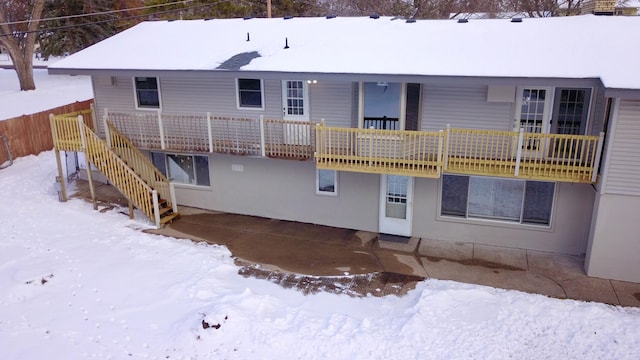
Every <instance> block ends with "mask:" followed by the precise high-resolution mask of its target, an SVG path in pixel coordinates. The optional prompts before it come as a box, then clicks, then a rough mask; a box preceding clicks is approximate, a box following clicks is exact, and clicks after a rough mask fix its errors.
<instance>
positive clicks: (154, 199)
mask: <svg viewBox="0 0 640 360" xmlns="http://www.w3.org/2000/svg"><path fill="white" fill-rule="evenodd" d="M85 113H89V112H85ZM49 118H50V122H51V134H52V136H53V145H54V150H55V151H56V155H57V154H58V153H59V151H61V150H62V151H75V152H84V153H85V154H86V157H87V160H88V161H89V162H90V163H91V164H93V165H94V166H95V167H96V168H97V169H98V170H99V171H100V172H101V173H103V174H104V175H105V176H106V177H107V178H108V179H109V181H110V182H111V184H113V186H114V187H115V188H117V189H118V190H119V191H120V192H121V193H122V195H124V196H125V197H126V198H127V199H128V200H129V202H130V204H132V205H133V206H135V207H136V208H137V209H138V210H140V211H141V212H142V213H144V214H145V216H147V218H149V220H151V221H152V222H153V223H154V224H155V225H156V227H158V228H159V227H162V226H163V225H164V224H167V223H170V222H171V221H173V220H174V219H176V218H177V217H179V216H180V214H179V213H178V211H177V204H176V201H175V191H174V189H173V186H172V185H171V184H170V183H169V180H168V179H167V178H166V177H165V176H164V175H163V174H162V173H161V172H160V171H159V170H158V169H157V168H156V167H155V166H154V165H153V163H152V162H151V161H150V160H149V159H148V158H147V157H146V156H144V154H142V153H141V152H140V151H139V150H138V149H137V148H136V147H135V146H133V145H132V144H131V141H129V139H127V137H126V136H124V135H123V134H122V133H120V132H119V131H117V129H115V127H113V126H112V125H111V124H109V123H107V137H106V141H104V140H102V139H100V138H99V137H98V135H96V133H94V132H93V130H92V129H91V128H90V127H88V126H87V125H86V124H85V122H84V118H83V113H72V114H65V115H58V116H54V115H50V117H49ZM57 158H58V166H59V170H60V160H59V156H57Z"/></svg>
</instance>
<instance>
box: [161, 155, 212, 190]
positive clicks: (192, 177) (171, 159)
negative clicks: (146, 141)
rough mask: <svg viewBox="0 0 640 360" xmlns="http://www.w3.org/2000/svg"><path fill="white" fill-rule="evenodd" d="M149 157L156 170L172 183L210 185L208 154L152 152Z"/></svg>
mask: <svg viewBox="0 0 640 360" xmlns="http://www.w3.org/2000/svg"><path fill="white" fill-rule="evenodd" d="M151 158H152V161H153V164H154V165H155V166H156V167H157V168H158V170H160V172H162V173H163V174H164V175H165V176H166V177H167V178H168V179H169V181H171V182H173V183H178V184H187V185H198V186H211V180H210V178H209V157H208V156H202V155H182V154H163V153H156V152H152V153H151Z"/></svg>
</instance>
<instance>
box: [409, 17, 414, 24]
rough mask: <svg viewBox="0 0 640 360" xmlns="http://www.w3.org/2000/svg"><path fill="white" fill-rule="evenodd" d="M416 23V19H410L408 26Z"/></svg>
mask: <svg viewBox="0 0 640 360" xmlns="http://www.w3.org/2000/svg"><path fill="white" fill-rule="evenodd" d="M414 22H416V19H414V18H408V19H407V24H413V23H414Z"/></svg>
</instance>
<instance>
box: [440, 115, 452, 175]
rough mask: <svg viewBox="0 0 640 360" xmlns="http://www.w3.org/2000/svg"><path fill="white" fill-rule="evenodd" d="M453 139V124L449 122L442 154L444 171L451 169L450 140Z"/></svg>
mask: <svg viewBox="0 0 640 360" xmlns="http://www.w3.org/2000/svg"><path fill="white" fill-rule="evenodd" d="M450 139H451V124H447V127H446V130H445V133H444V154H443V155H442V168H443V169H444V171H447V169H449V142H450Z"/></svg>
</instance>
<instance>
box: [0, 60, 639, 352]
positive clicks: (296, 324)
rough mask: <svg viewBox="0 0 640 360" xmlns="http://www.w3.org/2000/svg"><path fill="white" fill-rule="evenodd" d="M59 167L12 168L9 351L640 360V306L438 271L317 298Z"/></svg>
mask: <svg viewBox="0 0 640 360" xmlns="http://www.w3.org/2000/svg"><path fill="white" fill-rule="evenodd" d="M6 71H8V70H0V73H3V72H6ZM45 78H48V79H53V80H42V81H41V83H43V82H50V83H51V88H50V90H48V91H45V90H44V89H42V88H40V89H39V90H36V92H33V93H34V94H44V95H43V96H44V97H48V98H52V99H56V100H57V101H58V102H59V103H57V104H55V105H54V106H58V105H62V104H64V103H65V102H69V101H68V100H67V98H66V97H63V96H62V95H64V93H65V92H66V90H61V88H62V87H63V86H64V85H65V84H68V82H70V81H74V80H72V78H65V77H57V76H56V77H46V76H45ZM0 86H1V87H2V88H4V86H5V85H4V82H3V81H0ZM90 97H91V93H90V89H89V91H88V92H85V93H82V94H80V97H78V98H75V99H71V101H75V100H82V99H85V98H90ZM8 99H9V100H8ZM34 101H38V100H34ZM0 104H1V105H2V106H1V107H2V108H3V111H6V110H4V108H8V109H9V110H10V111H13V112H17V113H25V112H28V111H30V109H31V107H30V106H27V107H23V106H25V103H23V102H19V101H14V100H11V98H9V97H7V96H6V94H5V93H2V94H0ZM27 105H28V104H27ZM1 117H2V116H0V118H1ZM55 175H56V162H55V159H54V156H53V153H52V152H51V151H48V152H44V153H42V154H40V155H39V156H29V157H24V158H20V159H17V160H16V162H15V163H14V165H13V166H11V167H9V168H7V169H4V170H0V199H1V202H0V204H1V206H0V354H1V355H0V358H2V359H27V360H28V359H84V358H96V359H300V358H311V359H320V358H329V359H400V358H402V359H639V358H640V309H637V308H622V307H613V306H609V305H603V304H598V303H585V302H579V301H573V300H557V299H549V298H546V297H544V296H540V295H530V294H525V293H520V292H516V291H506V290H498V289H494V288H490V287H483V286H477V285H468V284H461V283H456V282H451V281H439V280H427V281H424V282H422V283H420V284H418V286H417V287H416V289H415V290H413V291H411V292H409V294H408V295H406V296H404V297H401V298H398V297H395V296H388V297H384V298H375V297H366V298H351V297H348V296H346V295H335V294H327V293H320V294H317V295H307V296H305V295H303V294H302V293H300V292H297V291H296V290H292V289H284V288H281V287H279V286H278V285H275V284H273V283H271V282H268V281H264V280H257V279H248V278H244V277H242V276H240V275H238V274H237V271H238V268H237V266H236V265H234V262H233V260H232V259H231V254H230V253H229V251H228V250H227V249H226V248H225V247H222V246H208V245H203V244H194V243H191V242H190V241H187V240H178V239H172V238H165V237H161V236H155V235H149V234H145V233H142V232H141V231H140V229H141V228H145V227H147V226H149V225H148V224H146V223H144V222H140V221H142V220H135V221H134V220H129V218H128V216H125V215H122V214H120V213H119V212H118V210H117V209H115V210H111V211H106V212H104V213H101V212H97V211H93V210H92V207H91V204H89V203H85V202H83V201H81V200H70V201H68V202H66V203H60V202H58V200H57V199H58V197H57V194H56V192H55V190H54V187H53V181H54V176H55ZM138 218H139V219H141V218H142V217H138Z"/></svg>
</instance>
